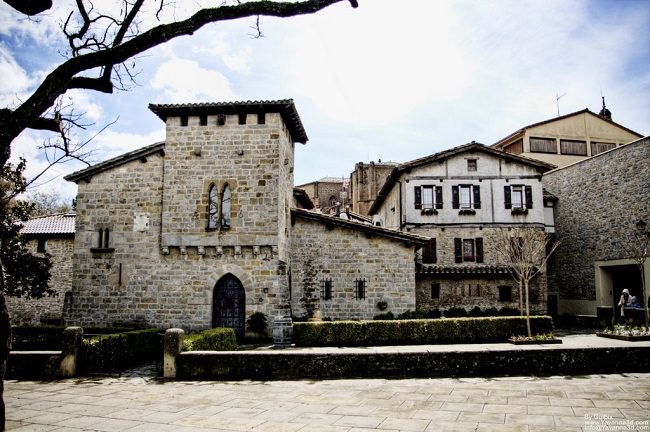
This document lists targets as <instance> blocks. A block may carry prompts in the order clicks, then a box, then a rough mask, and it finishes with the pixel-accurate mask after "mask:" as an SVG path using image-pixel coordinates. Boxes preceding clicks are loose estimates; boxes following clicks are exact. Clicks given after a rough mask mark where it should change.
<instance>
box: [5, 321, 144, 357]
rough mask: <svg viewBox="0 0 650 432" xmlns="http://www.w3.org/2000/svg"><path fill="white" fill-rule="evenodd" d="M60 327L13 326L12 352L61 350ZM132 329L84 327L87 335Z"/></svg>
mask: <svg viewBox="0 0 650 432" xmlns="http://www.w3.org/2000/svg"><path fill="white" fill-rule="evenodd" d="M65 329H66V327H61V326H36V327H31V326H15V327H11V333H12V341H13V350H14V351H58V350H60V349H61V342H62V340H63V330H65ZM131 330H133V329H132V328H122V327H115V328H106V327H85V328H84V333H87V334H110V333H125V332H128V331H131Z"/></svg>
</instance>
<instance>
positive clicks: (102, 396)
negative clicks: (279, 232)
mask: <svg viewBox="0 0 650 432" xmlns="http://www.w3.org/2000/svg"><path fill="white" fill-rule="evenodd" d="M5 401H6V404H7V419H8V422H7V427H8V430H11V431H21V432H26V431H131V432H136V431H138V432H144V431H151V432H164V431H174V432H191V431H205V430H210V431H215V430H216V431H318V432H328V431H332V432H362V431H384V432H388V431H472V430H478V431H499V432H502V431H530V432H532V431H603V430H610V431H611V430H614V431H629V430H639V431H650V373H643V374H617V375H590V376H575V377H559V376H556V377H546V378H535V377H510V378H491V379H484V378H471V379H451V378H445V379H404V380H384V379H368V380H332V381H307V380H303V381H269V382H260V381H239V382H206V381H184V382H179V381H168V382H165V381H163V380H160V379H157V378H154V377H152V376H129V377H121V378H118V377H112V378H92V377H91V378H76V379H65V380H59V381H51V382H35V381H12V380H10V381H7V382H6V393H5Z"/></svg>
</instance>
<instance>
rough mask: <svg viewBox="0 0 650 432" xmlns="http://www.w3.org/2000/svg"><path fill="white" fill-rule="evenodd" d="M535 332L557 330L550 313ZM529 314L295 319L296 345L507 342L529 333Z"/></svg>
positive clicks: (535, 320) (534, 323)
mask: <svg viewBox="0 0 650 432" xmlns="http://www.w3.org/2000/svg"><path fill="white" fill-rule="evenodd" d="M531 329H532V332H533V334H547V333H551V332H552V331H553V321H552V320H551V318H550V317H548V316H543V317H542V316H535V317H531ZM526 334H527V330H526V319H525V317H487V318H452V319H423V320H392V321H389V320H386V321H333V322H306V323H294V325H293V343H294V344H296V346H374V345H417V344H452V343H487V342H505V341H506V340H507V339H508V338H509V337H511V336H519V335H526Z"/></svg>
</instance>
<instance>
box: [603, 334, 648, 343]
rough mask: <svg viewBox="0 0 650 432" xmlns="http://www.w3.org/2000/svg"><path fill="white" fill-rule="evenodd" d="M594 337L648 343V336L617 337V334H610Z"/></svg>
mask: <svg viewBox="0 0 650 432" xmlns="http://www.w3.org/2000/svg"><path fill="white" fill-rule="evenodd" d="M596 336H600V337H604V338H610V339H618V340H623V341H628V342H647V341H650V336H625V335H617V334H610V333H596Z"/></svg>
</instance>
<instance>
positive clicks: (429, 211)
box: [420, 208, 438, 216]
mask: <svg viewBox="0 0 650 432" xmlns="http://www.w3.org/2000/svg"><path fill="white" fill-rule="evenodd" d="M420 213H421V214H422V216H431V215H437V214H438V210H436V209H433V208H423V209H422V210H421V211H420Z"/></svg>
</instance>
